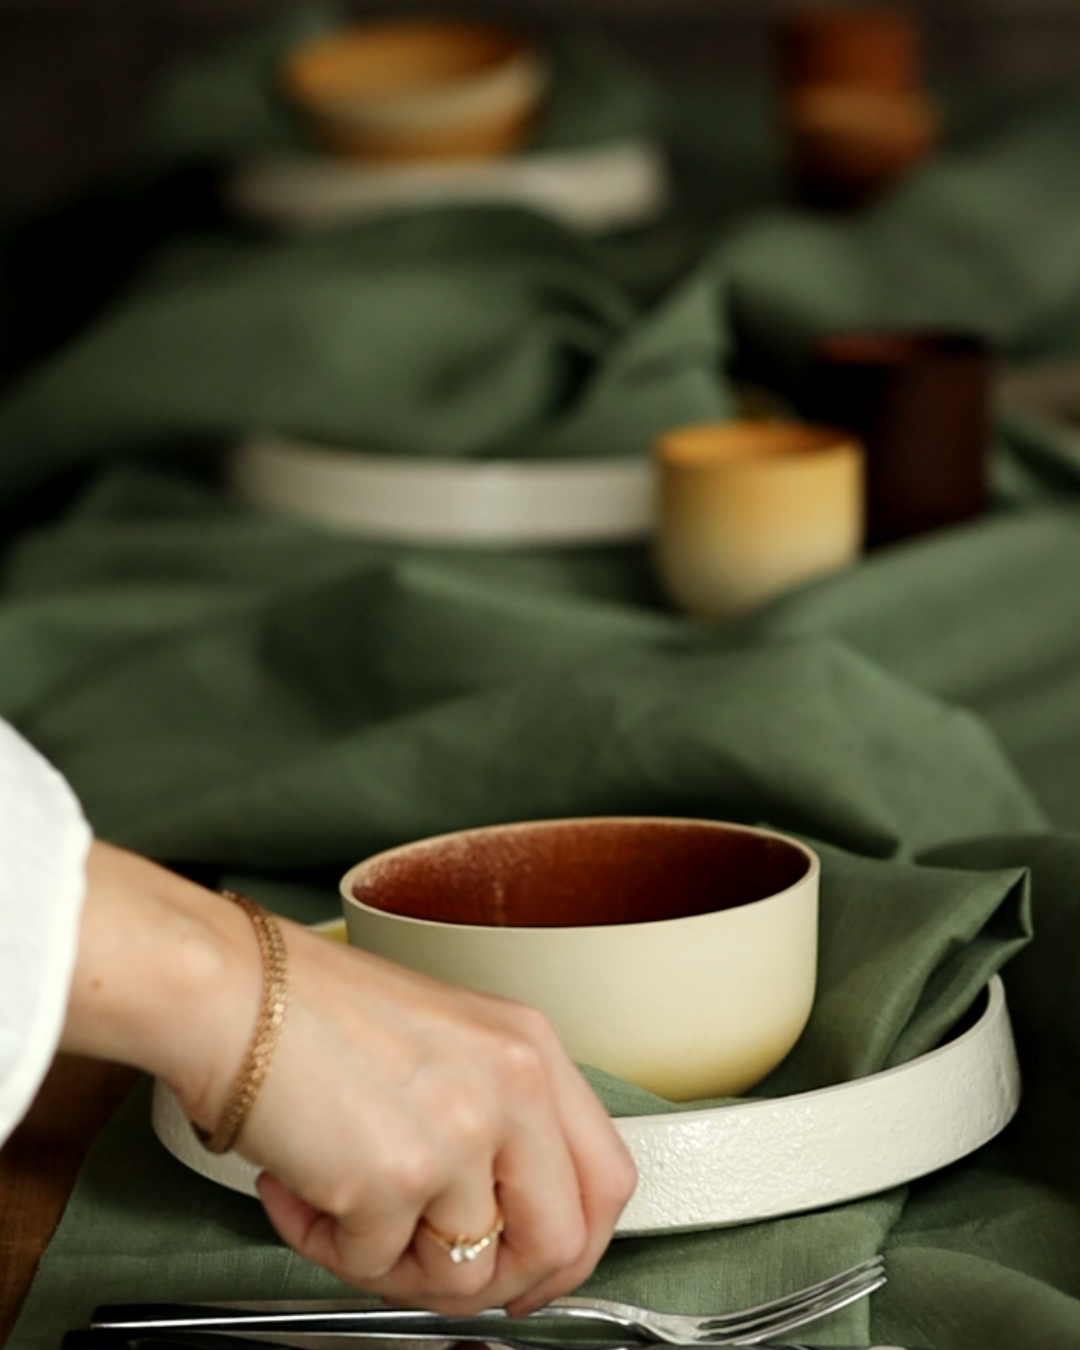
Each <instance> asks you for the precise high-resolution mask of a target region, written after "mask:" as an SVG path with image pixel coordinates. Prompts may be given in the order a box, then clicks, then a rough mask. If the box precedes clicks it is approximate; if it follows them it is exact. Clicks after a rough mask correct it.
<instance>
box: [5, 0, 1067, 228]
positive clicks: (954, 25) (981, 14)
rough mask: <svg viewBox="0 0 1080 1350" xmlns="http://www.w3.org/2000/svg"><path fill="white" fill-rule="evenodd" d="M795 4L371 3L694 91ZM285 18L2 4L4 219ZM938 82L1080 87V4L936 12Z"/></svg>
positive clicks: (201, 10)
mask: <svg viewBox="0 0 1080 1350" xmlns="http://www.w3.org/2000/svg"><path fill="white" fill-rule="evenodd" d="M783 3H784V0H476V2H474V3H469V4H466V5H464V6H463V5H462V3H461V0H375V2H373V0H367V3H361V4H357V5H355V6H354V8H356V9H358V10H359V11H360V12H364V13H375V12H380V11H386V10H391V11H394V12H401V11H404V10H407V9H414V10H415V9H424V10H428V11H430V10H435V9H439V8H447V7H453V8H455V9H459V10H460V9H462V8H465V9H467V10H469V11H470V12H479V13H483V12H487V13H494V14H498V15H510V16H515V17H518V18H520V19H522V20H524V21H526V22H528V23H529V24H530V25H532V26H534V27H536V28H538V29H540V30H544V29H546V28H549V27H556V26H558V25H561V24H564V23H565V22H567V21H568V20H571V21H579V20H581V19H582V18H588V19H589V20H590V21H592V22H593V23H594V24H595V25H596V26H598V27H600V28H601V29H605V30H607V31H609V32H610V34H611V35H612V36H614V37H615V38H616V39H617V40H618V41H619V42H620V43H621V44H622V45H623V46H624V47H625V49H626V50H627V51H628V52H630V53H631V54H634V55H636V56H638V57H639V58H640V59H641V61H643V62H644V63H645V64H646V65H647V66H651V67H652V68H654V69H657V70H658V71H661V72H662V73H664V74H667V75H675V76H680V77H682V78H685V79H687V80H701V79H723V78H724V76H725V73H738V74H739V75H740V76H745V75H746V74H747V73H751V74H752V73H754V72H755V71H757V72H760V73H761V74H762V75H763V76H764V75H765V74H766V73H767V72H768V68H769V59H770V44H769V35H770V31H771V25H772V21H773V19H774V17H775V15H776V13H777V12H778V10H779V9H780V7H781V5H782V4H783ZM284 8H286V5H285V4H283V3H282V0H0V205H3V206H4V207H7V208H9V209H10V208H11V207H16V208H21V207H25V206H30V207H42V206H48V205H51V204H52V203H54V202H55V201H57V200H62V199H63V198H64V197H65V196H67V195H69V194H71V193H73V192H78V191H79V190H81V189H82V188H83V187H85V186H86V185H88V184H90V183H92V182H93V181H94V180H95V179H96V178H98V177H99V176H100V175H101V174H102V173H104V172H106V171H107V170H108V169H109V167H110V166H111V165H112V164H114V163H116V161H117V159H118V157H120V156H121V155H122V154H123V153H124V150H125V148H126V147H127V146H128V145H129V143H130V140H131V137H132V136H133V134H134V131H135V128H136V127H137V125H138V121H139V114H140V110H141V108H142V107H143V106H144V102H145V100H146V98H147V96H148V94H149V91H150V90H151V89H153V87H154V86H155V84H156V83H157V81H158V80H159V79H160V77H161V75H162V74H163V73H164V72H166V71H167V70H168V69H169V67H170V66H171V65H173V64H174V63H175V62H176V61H177V60H179V59H182V58H183V57H184V56H185V55H187V54H188V53H191V52H195V51H199V50H200V49H203V48H205V47H206V46H208V45H209V44H211V43H213V42H214V41H216V40H217V39H218V38H220V37H222V36H223V35H225V34H227V33H228V32H230V31H232V30H237V29H242V28H244V27H246V26H250V25H252V24H254V23H257V22H258V21H259V20H260V18H263V17H266V16H268V15H270V14H272V13H274V12H275V11H278V10H281V9H284ZM916 8H918V10H919V12H920V14H921V17H922V19H923V23H924V27H925V30H926V34H927V49H928V50H927V56H928V67H929V73H930V75H931V76H932V77H933V78H950V77H954V76H961V77H962V78H964V79H965V80H969V81H975V82H983V81H986V82H994V83H1000V82H1009V83H1018V82H1025V83H1028V84H1039V83H1045V82H1049V81H1060V80H1061V79H1063V78H1064V79H1069V78H1076V79H1080V0H933V3H930V2H929V0H924V3H923V4H922V5H918V6H916Z"/></svg>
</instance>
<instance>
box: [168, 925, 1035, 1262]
mask: <svg viewBox="0 0 1080 1350" xmlns="http://www.w3.org/2000/svg"><path fill="white" fill-rule="evenodd" d="M343 928H344V925H343V924H341V925H334V924H331V925H325V926H324V930H325V931H327V932H328V933H329V935H331V936H336V935H337V934H338V930H339V929H343ZM1019 1102H1020V1071H1019V1067H1018V1064H1017V1059H1016V1049H1015V1046H1014V1043H1013V1037H1012V1028H1011V1025H1010V1023H1009V1014H1008V1010H1007V1008H1006V1004H1005V989H1004V986H1003V984H1002V982H1001V980H1000V978H999V977H998V976H996V975H995V976H994V977H993V978H992V979H991V980H990V983H989V984H988V986H987V989H986V993H985V1006H984V1008H983V1010H982V1012H981V1014H980V1015H979V1017H978V1019H977V1021H976V1022H975V1023H974V1025H973V1026H971V1027H970V1028H969V1029H968V1030H967V1031H965V1032H963V1033H962V1034H961V1035H959V1036H957V1037H956V1038H955V1039H953V1040H950V1041H948V1042H946V1044H944V1045H942V1046H940V1047H939V1048H938V1049H936V1050H932V1051H930V1052H929V1053H928V1054H925V1055H921V1056H920V1057H919V1058H917V1059H914V1060H911V1061H910V1062H909V1063H907V1064H902V1065H900V1066H898V1067H897V1068H895V1069H887V1070H886V1071H885V1072H883V1073H877V1074H872V1075H871V1076H869V1077H867V1078H859V1079H855V1080H853V1081H852V1082H848V1083H838V1084H837V1085H836V1086H834V1087H828V1088H821V1089H819V1090H818V1091H816V1092H804V1093H800V1094H798V1095H796V1096H791V1097H780V1098H775V1099H772V1100H762V1101H750V1102H742V1103H738V1104H736V1105H734V1106H724V1107H714V1108H711V1109H709V1110H704V1111H679V1112H673V1113H671V1114H665V1115H654V1116H630V1117H627V1118H624V1119H621V1120H617V1121H616V1126H617V1128H618V1130H619V1132H620V1134H621V1135H622V1136H623V1138H624V1139H625V1141H626V1143H627V1145H628V1146H629V1148H630V1151H631V1153H632V1154H633V1157H634V1161H635V1162H636V1163H637V1168H638V1185H637V1190H636V1191H635V1193H634V1196H633V1198H632V1199H631V1201H630V1203H629V1205H628V1206H627V1207H626V1209H625V1210H624V1211H623V1213H622V1216H621V1217H620V1219H619V1224H618V1228H617V1230H616V1235H617V1236H620V1237H629V1236H636V1235H642V1234H648V1233H673V1232H688V1231H692V1230H695V1229H705V1228H725V1227H732V1226H735V1225H737V1224H744V1223H752V1222H755V1221H757V1220H761V1219H774V1218H779V1217H780V1216H782V1215H785V1214H797V1213H801V1212H804V1211H806V1210H813V1209H822V1208H824V1207H826V1206H829V1205H838V1204H844V1203H846V1202H847V1201H850V1200H857V1199H860V1198H861V1197H863V1196H867V1195H873V1194H875V1193H876V1192H878V1191H883V1190H887V1189H889V1188H890V1187H892V1186H899V1185H903V1184H904V1183H906V1182H909V1181H913V1180H914V1179H915V1178H916V1177H921V1176H925V1175H927V1174H928V1173H930V1172H934V1171H936V1170H937V1169H938V1168H941V1167H945V1166H947V1165H948V1164H949V1163H952V1162H955V1161H957V1159H959V1158H963V1157H965V1156H966V1155H967V1154H969V1153H971V1152H973V1151H974V1150H975V1149H977V1148H979V1147H980V1146H981V1145H983V1144H985V1143H987V1142H988V1141H989V1140H990V1139H992V1138H993V1137H994V1135H996V1134H997V1133H998V1132H999V1131H1000V1130H1001V1129H1003V1128H1004V1126H1005V1125H1007V1124H1008V1122H1009V1121H1010V1120H1011V1119H1012V1117H1013V1115H1014V1114H1015V1112H1016V1108H1017V1106H1018V1105H1019ZM152 1120H153V1127H154V1130H155V1132H156V1134H157V1136H158V1138H159V1139H160V1140H161V1142H162V1143H163V1144H164V1145H165V1147H166V1148H167V1149H168V1150H169V1152H170V1153H172V1154H173V1155H174V1156H175V1157H176V1158H178V1159H179V1160H180V1161H181V1162H182V1163H184V1164H185V1165H186V1166H187V1167H190V1168H191V1169H192V1170H193V1171H195V1172H198V1173H199V1175H200V1176H203V1177H206V1178H208V1179H209V1180H210V1181H214V1182H217V1183H218V1184H219V1185H222V1186H227V1187H229V1188H230V1189H231V1190H234V1191H239V1192H242V1193H243V1194H245V1195H254V1194H255V1178H256V1176H257V1175H258V1169H257V1168H256V1167H255V1166H254V1165H253V1164H252V1163H249V1162H247V1161H246V1159H244V1158H241V1157H240V1156H239V1155H238V1154H236V1153H226V1154H212V1153H208V1152H207V1151H206V1150H205V1149H204V1148H203V1146H202V1145H201V1144H200V1143H199V1141H198V1138H197V1137H196V1135H195V1133H194V1131H193V1130H192V1128H191V1125H190V1123H189V1121H188V1120H187V1117H186V1116H185V1115H184V1113H183V1111H182V1109H181V1107H180V1103H179V1101H178V1100H177V1098H176V1097H175V1096H174V1095H173V1094H172V1092H170V1091H169V1089H168V1088H166V1087H164V1085H162V1084H161V1083H156V1084H155V1089H154V1103H153V1115H152Z"/></svg>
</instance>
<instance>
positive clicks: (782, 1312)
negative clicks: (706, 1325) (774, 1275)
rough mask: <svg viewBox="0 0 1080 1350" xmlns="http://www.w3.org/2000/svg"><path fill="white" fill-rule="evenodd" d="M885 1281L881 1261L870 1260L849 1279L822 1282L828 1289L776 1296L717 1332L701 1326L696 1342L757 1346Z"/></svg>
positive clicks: (878, 1287)
mask: <svg viewBox="0 0 1080 1350" xmlns="http://www.w3.org/2000/svg"><path fill="white" fill-rule="evenodd" d="M854 1272H858V1273H854ZM885 1282H886V1275H885V1270H884V1267H883V1266H882V1264H881V1262H880V1261H876V1262H868V1263H865V1264H864V1266H863V1267H855V1268H854V1271H853V1272H852V1273H850V1274H849V1278H848V1279H846V1280H840V1279H835V1280H830V1281H822V1285H828V1288H819V1290H818V1292H817V1293H816V1295H814V1296H812V1297H810V1296H808V1294H809V1291H805V1290H804V1291H803V1294H802V1296H801V1297H796V1296H792V1297H789V1298H787V1299H775V1300H774V1301H773V1303H772V1304H771V1305H770V1304H762V1305H761V1306H760V1307H759V1308H758V1309H751V1310H748V1311H747V1312H745V1313H742V1314H739V1315H737V1316H734V1317H732V1318H731V1319H730V1320H729V1321H728V1322H727V1323H726V1324H725V1325H724V1326H723V1328H722V1329H720V1330H718V1331H717V1330H713V1331H706V1330H705V1329H702V1334H701V1336H700V1339H699V1340H698V1341H697V1343H698V1344H699V1345H702V1346H710V1347H712V1346H735V1345H754V1344H756V1343H757V1342H759V1341H763V1340H765V1339H766V1338H767V1337H772V1336H779V1335H783V1334H784V1333H785V1332H788V1331H793V1330H794V1329H795V1328H796V1327H801V1326H805V1325H806V1324H807V1323H808V1322H814V1321H817V1320H818V1319H819V1318H821V1317H825V1316H827V1315H828V1314H830V1313H834V1312H839V1311H840V1309H841V1308H846V1307H847V1306H848V1305H849V1304H851V1303H855V1302H857V1301H858V1300H859V1299H861V1298H865V1297H866V1296H867V1295H868V1294H872V1293H873V1292H874V1290H875V1289H880V1288H881V1286H882V1285H883V1284H885Z"/></svg>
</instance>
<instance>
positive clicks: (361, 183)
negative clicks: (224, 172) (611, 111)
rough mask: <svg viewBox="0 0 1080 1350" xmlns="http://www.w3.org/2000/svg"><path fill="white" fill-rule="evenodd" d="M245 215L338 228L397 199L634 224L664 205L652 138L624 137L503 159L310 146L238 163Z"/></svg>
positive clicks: (570, 221) (612, 226)
mask: <svg viewBox="0 0 1080 1350" xmlns="http://www.w3.org/2000/svg"><path fill="white" fill-rule="evenodd" d="M226 195H227V199H228V202H229V205H230V206H231V208H232V209H233V210H234V211H235V212H236V213H237V214H238V215H240V216H242V217H243V218H244V219H246V220H250V221H252V222H255V223H258V224H262V225H269V226H271V227H272V228H274V229H277V230H283V231H286V232H288V233H310V232H314V231H320V230H328V229H334V228H339V227H341V226H344V225H348V224H351V223H353V222H356V221H361V220H366V219H369V218H371V217H372V216H378V215H382V214H384V213H386V212H388V211H395V210H399V209H401V208H403V207H424V206H443V205H470V204H475V205H483V204H488V205H508V206H523V207H528V208H530V209H532V210H534V211H539V212H541V213H542V214H544V215H548V216H552V217H553V218H554V219H556V220H558V221H560V222H562V224H564V225H568V226H570V227H571V228H572V229H576V230H581V231H583V232H585V233H590V234H599V233H603V232H605V231H608V230H616V229H625V228H627V227H628V226H631V225H640V224H642V223H644V222H646V221H648V220H652V219H653V218H655V217H656V216H658V215H659V214H660V213H661V212H662V211H663V210H664V209H665V207H666V206H667V204H668V200H669V196H670V189H669V182H668V174H667V167H666V163H665V160H664V156H663V153H662V151H661V149H660V148H659V146H657V145H656V144H655V143H653V142H652V141H649V140H644V139H629V140H625V141H617V142H612V143H610V144H608V145H601V146H595V147H589V148H585V149H580V150H560V151H556V150H550V151H537V152H536V153H535V154H523V155H515V156H507V157H506V158H503V159H496V160H481V161H475V162H471V161H460V162H458V163H448V162H439V163H435V162H425V163H421V164H396V165H378V166H376V165H367V164H358V163H349V162H348V161H346V160H335V159H331V158H329V157H328V156H327V157H322V156H318V155H313V154H307V155H305V154H293V155H283V154H279V155H273V156H267V157H263V158H261V159H253V160H250V161H249V162H247V163H245V164H243V165H241V166H240V168H239V169H237V171H236V172H235V174H234V175H233V177H232V179H231V180H230V182H229V183H228V184H227V186H226Z"/></svg>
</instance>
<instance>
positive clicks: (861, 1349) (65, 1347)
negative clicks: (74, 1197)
mask: <svg viewBox="0 0 1080 1350" xmlns="http://www.w3.org/2000/svg"><path fill="white" fill-rule="evenodd" d="M352 1342H355V1343H356V1345H357V1347H358V1350H533V1347H535V1346H536V1345H537V1344H538V1343H537V1342H536V1341H533V1340H530V1341H528V1342H524V1341H520V1340H514V1339H512V1338H509V1337H506V1338H504V1337H501V1336H490V1335H476V1336H468V1335H466V1336H455V1337H453V1338H452V1339H449V1338H447V1337H445V1336H444V1337H442V1338H441V1339H438V1340H437V1339H435V1338H434V1337H415V1336H412V1335H408V1336H405V1335H402V1336H394V1335H389V1336H388V1335H386V1334H385V1332H384V1333H383V1334H381V1335H380V1334H378V1333H376V1332H359V1333H357V1332H318V1331H315V1332H313V1331H297V1332H289V1331H255V1330H252V1331H235V1330H231V1329H230V1330H229V1331H228V1332H219V1331H205V1330H203V1331H200V1330H198V1329H182V1328H175V1329H162V1328H161V1327H160V1326H156V1327H154V1328H153V1329H149V1328H147V1329H139V1328H135V1327H131V1326H126V1327H101V1326H98V1327H92V1328H88V1329H86V1330H78V1331H69V1332H68V1333H67V1335H66V1336H65V1337H64V1339H63V1341H62V1342H61V1350H252V1347H255V1346H267V1347H270V1348H271V1350H279V1347H286V1348H287V1350H342V1347H343V1346H346V1347H347V1346H348V1345H349V1344H350V1343H352ZM550 1344H552V1345H556V1344H557V1345H562V1346H566V1345H568V1344H570V1343H568V1342H567V1341H566V1340H565V1339H561V1338H560V1340H558V1341H557V1342H556V1341H554V1340H553V1341H552V1342H551V1343H550ZM578 1344H579V1345H580V1344H581V1342H578ZM598 1344H603V1348H604V1350H642V1346H641V1343H640V1342H639V1341H634V1342H631V1343H629V1344H621V1345H615V1344H612V1343H611V1342H603V1343H599V1342H596V1341H593V1342H592V1345H593V1346H597V1345H598ZM744 1344H746V1343H745V1342H744ZM755 1344H756V1347H757V1350H817V1347H814V1346H810V1345H808V1344H806V1342H803V1341H759V1342H755ZM696 1350H703V1347H697V1348H696ZM829 1350H904V1347H903V1346H899V1345H876V1346H853V1345H849V1346H843V1345H834V1346H830V1347H829ZM924 1350H925V1348H924Z"/></svg>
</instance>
